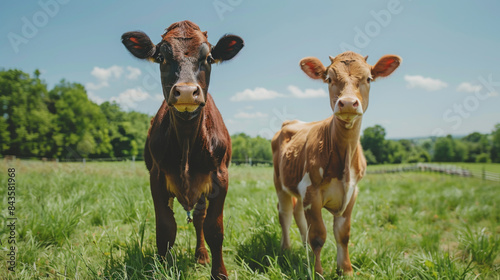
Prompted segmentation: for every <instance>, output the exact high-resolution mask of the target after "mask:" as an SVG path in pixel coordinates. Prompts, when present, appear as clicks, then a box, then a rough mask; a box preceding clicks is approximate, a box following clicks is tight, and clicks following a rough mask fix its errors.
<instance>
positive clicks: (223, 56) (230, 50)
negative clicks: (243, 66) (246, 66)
mask: <svg viewBox="0 0 500 280" xmlns="http://www.w3.org/2000/svg"><path fill="white" fill-rule="evenodd" d="M244 45H245V43H244V42H243V39H241V37H239V36H236V35H225V36H222V38H220V39H219V42H217V45H215V47H214V48H213V49H212V57H213V59H214V60H215V62H217V63H219V62H223V61H226V60H230V59H231V58H233V57H234V56H235V55H237V54H238V53H239V52H240V50H241V49H242V48H243V46H244Z"/></svg>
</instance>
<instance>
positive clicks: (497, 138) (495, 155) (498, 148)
mask: <svg viewBox="0 0 500 280" xmlns="http://www.w3.org/2000/svg"><path fill="white" fill-rule="evenodd" d="M491 136H492V138H493V139H492V145H491V150H490V154H491V161H492V162H500V123H499V124H497V125H495V128H494V129H493V132H492V133H491Z"/></svg>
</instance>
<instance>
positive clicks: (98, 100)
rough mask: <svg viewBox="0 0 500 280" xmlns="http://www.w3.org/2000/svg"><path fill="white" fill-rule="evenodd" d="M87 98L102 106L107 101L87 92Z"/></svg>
mask: <svg viewBox="0 0 500 280" xmlns="http://www.w3.org/2000/svg"><path fill="white" fill-rule="evenodd" d="M87 96H88V97H89V99H90V100H92V101H94V102H95V103H97V104H98V105H101V104H102V103H104V101H106V100H105V99H104V98H101V97H100V96H98V95H96V94H95V93H94V92H92V91H87Z"/></svg>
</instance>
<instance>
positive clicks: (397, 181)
mask: <svg viewBox="0 0 500 280" xmlns="http://www.w3.org/2000/svg"><path fill="white" fill-rule="evenodd" d="M499 166H500V164H496V168H499ZM12 167H14V168H15V169H16V177H15V178H16V180H17V187H16V205H15V207H16V210H15V216H16V217H17V218H18V220H17V221H16V225H17V227H16V241H17V243H16V248H17V265H16V272H15V273H9V272H8V270H7V262H6V254H7V252H8V251H7V250H8V249H7V248H6V247H7V246H10V244H7V241H8V237H9V236H10V232H9V228H8V227H7V226H6V224H7V222H8V220H7V217H8V216H7V215H8V211H7V206H8V199H7V198H8V195H7V188H0V200H1V204H2V205H4V206H3V209H2V211H1V212H0V215H1V216H2V219H1V220H2V221H3V223H2V225H1V228H2V230H0V240H1V241H2V242H3V245H2V246H3V248H4V249H3V252H2V254H3V257H0V260H2V261H0V279H209V276H210V266H201V265H197V264H196V263H195V261H194V253H195V252H194V249H195V245H196V236H195V230H194V227H193V225H192V224H187V223H186V221H185V220H186V212H185V211H184V210H183V208H182V206H180V204H179V203H177V202H175V203H174V212H175V215H176V219H177V226H178V233H177V239H176V244H175V247H174V250H173V251H172V254H171V255H169V256H168V261H167V262H166V263H165V264H162V263H160V262H159V261H158V259H157V257H156V255H155V253H156V248H155V247H156V242H155V217H154V207H153V200H152V198H151V193H150V191H149V180H148V175H147V170H146V168H144V165H143V164H142V163H140V162H135V163H133V162H116V163H99V162H97V163H96V162H92V163H88V162H87V163H86V164H85V165H84V164H82V163H42V162H39V161H15V162H5V161H0V170H3V172H0V181H1V182H7V172H6V170H7V168H12ZM272 174H273V170H272V167H247V166H231V167H230V169H229V176H230V179H229V182H230V184H229V192H228V196H227V198H226V203H225V208H224V225H225V239H224V259H225V262H226V267H227V269H228V273H229V276H230V279H322V278H320V277H318V276H315V275H314V274H313V273H312V272H311V271H314V261H313V259H312V256H311V255H310V254H307V250H306V249H305V247H304V246H303V245H302V244H301V242H300V235H299V232H298V229H297V227H296V225H295V223H294V224H293V225H292V228H291V238H292V248H291V250H290V251H288V252H282V251H281V250H280V247H279V246H280V238H281V229H280V225H279V219H278V210H277V208H276V204H277V197H276V194H275V189H274V185H273V179H272ZM499 197H500V188H498V183H497V182H489V181H482V180H481V179H476V178H463V177H452V176H449V175H437V174H429V173H399V174H380V175H375V174H369V175H367V176H366V178H364V179H363V180H362V181H361V182H360V184H359V195H358V199H357V201H356V205H355V207H354V210H353V216H352V217H353V218H352V229H351V239H350V245H349V251H350V257H351V261H352V263H353V267H354V273H355V278H354V279H381V280H385V279H391V280H392V279H470V280H472V279H498V277H499V275H500V238H499V236H500V235H499V233H500V226H499V225H500V211H499V209H498V206H499V203H498V198H499ZM323 217H324V221H325V225H326V228H327V241H326V243H325V246H324V248H323V250H322V264H323V268H324V269H325V279H338V278H337V276H336V275H335V268H336V262H335V259H336V246H335V239H334V236H333V218H332V215H331V214H330V213H329V212H327V211H326V210H325V211H324V212H323Z"/></svg>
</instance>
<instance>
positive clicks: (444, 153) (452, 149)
mask: <svg viewBox="0 0 500 280" xmlns="http://www.w3.org/2000/svg"><path fill="white" fill-rule="evenodd" d="M385 135H386V134H385V129H384V128H383V127H382V126H380V125H375V126H373V127H368V128H366V129H365V130H364V131H363V135H362V136H361V145H362V146H363V149H364V152H365V157H366V160H367V162H368V164H384V163H414V162H431V161H432V162H485V163H488V162H500V124H497V125H496V126H495V127H494V128H493V131H492V133H491V134H481V133H479V132H474V133H471V134H469V135H467V136H465V137H462V138H454V137H452V136H451V135H448V136H446V137H432V138H428V139H416V140H408V139H402V140H387V139H385Z"/></svg>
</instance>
